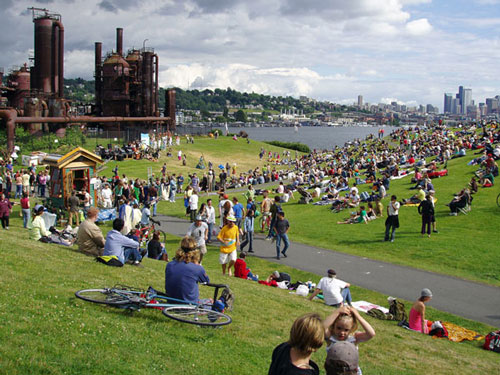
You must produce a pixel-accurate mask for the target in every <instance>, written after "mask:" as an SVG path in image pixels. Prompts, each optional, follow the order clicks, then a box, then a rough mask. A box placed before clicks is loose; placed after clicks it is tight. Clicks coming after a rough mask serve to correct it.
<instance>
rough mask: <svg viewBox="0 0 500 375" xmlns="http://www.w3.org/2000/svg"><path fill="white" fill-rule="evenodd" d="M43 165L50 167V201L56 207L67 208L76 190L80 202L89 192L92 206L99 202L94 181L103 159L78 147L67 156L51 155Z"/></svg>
mask: <svg viewBox="0 0 500 375" xmlns="http://www.w3.org/2000/svg"><path fill="white" fill-rule="evenodd" d="M43 163H44V164H46V165H48V166H49V167H50V182H49V199H50V201H51V203H52V206H54V207H61V208H62V207H66V206H67V200H68V198H69V197H70V196H71V192H72V191H73V190H75V191H76V192H77V196H78V197H79V198H80V200H83V199H84V197H85V192H88V193H89V194H90V196H91V197H92V205H93V206H94V205H95V204H96V202H97V192H96V191H95V190H94V184H93V181H94V180H95V177H96V174H97V165H98V164H100V163H102V159H101V158H100V157H99V156H97V155H96V154H94V153H92V152H90V151H87V150H85V149H84V148H81V147H77V148H75V149H74V150H73V151H71V152H68V153H67V154H66V155H62V156H61V155H55V154H49V155H47V156H46V157H45V159H44V160H43Z"/></svg>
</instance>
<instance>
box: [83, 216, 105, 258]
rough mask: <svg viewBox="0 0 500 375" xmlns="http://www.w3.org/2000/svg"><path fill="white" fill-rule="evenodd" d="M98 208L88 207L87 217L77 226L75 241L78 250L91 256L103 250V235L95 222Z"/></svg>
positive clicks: (100, 253)
mask: <svg viewBox="0 0 500 375" xmlns="http://www.w3.org/2000/svg"><path fill="white" fill-rule="evenodd" d="M98 215H99V209H98V208H97V207H90V208H89V209H88V211H87V219H85V220H84V221H83V223H82V224H81V225H80V227H79V228H78V235H77V242H78V250H79V251H81V252H82V253H84V254H87V255H91V256H95V257H97V256H100V255H102V253H103V250H104V244H105V241H104V237H103V235H102V231H101V229H100V228H99V227H98V226H97V225H96V224H95V222H96V220H97V216H98Z"/></svg>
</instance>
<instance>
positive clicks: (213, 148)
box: [101, 136, 294, 179]
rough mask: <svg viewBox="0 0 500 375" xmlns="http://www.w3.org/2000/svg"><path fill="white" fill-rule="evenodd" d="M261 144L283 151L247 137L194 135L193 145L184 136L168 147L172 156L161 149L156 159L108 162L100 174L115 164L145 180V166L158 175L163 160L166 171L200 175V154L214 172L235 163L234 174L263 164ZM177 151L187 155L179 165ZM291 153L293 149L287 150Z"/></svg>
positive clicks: (108, 172)
mask: <svg viewBox="0 0 500 375" xmlns="http://www.w3.org/2000/svg"><path fill="white" fill-rule="evenodd" d="M261 147H264V148H265V149H266V150H267V151H269V150H270V151H272V152H276V151H283V150H284V149H283V148H281V147H276V146H271V145H268V144H265V143H262V142H258V141H254V140H250V143H247V141H246V140H245V139H238V140H237V141H234V140H233V139H232V138H231V137H223V136H220V137H219V138H218V139H212V138H208V137H195V143H194V144H187V143H186V140H185V139H184V138H181V145H180V146H175V145H174V146H172V147H171V149H172V157H166V156H165V155H166V153H165V152H164V151H162V153H161V155H162V157H161V158H160V159H159V160H158V161H157V162H151V161H148V160H125V161H123V162H115V161H110V162H108V163H107V164H106V166H105V169H104V170H103V171H102V172H101V175H105V176H107V177H110V176H112V174H113V173H112V172H111V170H112V169H113V168H114V167H115V165H118V170H119V173H120V176H121V175H122V174H124V173H125V174H126V175H127V176H132V177H138V178H141V179H146V178H147V177H148V168H149V167H151V168H152V172H153V173H154V174H155V176H160V177H161V173H160V171H161V168H162V166H163V163H167V170H168V172H169V173H176V174H179V173H182V174H183V175H184V176H187V175H188V174H192V173H197V175H198V176H200V175H201V176H202V175H203V173H204V172H206V171H207V170H208V169H205V170H201V169H196V165H197V164H198V161H199V159H200V156H202V155H203V157H204V159H205V166H206V167H207V168H208V162H209V161H211V162H212V164H213V165H214V170H216V173H217V174H218V171H219V168H217V167H218V166H219V164H222V165H224V166H225V165H226V163H229V165H230V166H231V168H232V167H233V165H234V164H235V163H236V173H237V175H239V173H241V172H247V171H248V170H249V169H254V168H255V167H257V166H259V167H261V168H262V166H264V165H266V164H267V163H266V161H267V159H262V160H260V159H259V152H260V148H261ZM179 150H181V151H182V153H183V154H185V155H186V157H187V163H186V166H183V165H182V162H180V161H179V160H178V159H177V152H178V151H179ZM291 152H292V155H294V151H291Z"/></svg>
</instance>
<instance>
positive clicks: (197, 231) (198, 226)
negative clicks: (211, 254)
mask: <svg viewBox="0 0 500 375" xmlns="http://www.w3.org/2000/svg"><path fill="white" fill-rule="evenodd" d="M186 236H188V237H192V238H193V239H194V240H195V242H196V245H197V246H198V250H199V251H200V263H201V261H202V260H203V256H204V255H205V254H206V253H207V246H206V245H205V241H206V240H207V239H208V225H207V223H205V222H204V221H203V218H202V217H201V215H196V217H195V221H194V223H191V225H190V226H189V229H188V231H187V233H186Z"/></svg>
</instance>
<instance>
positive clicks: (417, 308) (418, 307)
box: [408, 288, 432, 334]
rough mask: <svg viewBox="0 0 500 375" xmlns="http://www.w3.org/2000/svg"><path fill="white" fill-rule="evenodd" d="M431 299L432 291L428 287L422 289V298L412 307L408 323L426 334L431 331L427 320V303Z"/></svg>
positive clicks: (412, 327)
mask: <svg viewBox="0 0 500 375" xmlns="http://www.w3.org/2000/svg"><path fill="white" fill-rule="evenodd" d="M431 299H432V292H431V291H430V290H429V289H427V288H424V289H422V292H421V293H420V298H419V299H417V300H416V301H415V303H414V304H413V306H412V307H411V309H410V317H409V319H408V324H409V326H410V328H411V329H413V330H415V331H418V332H422V333H425V334H428V333H429V328H428V325H427V320H425V303H426V302H429V301H430V300H431Z"/></svg>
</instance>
